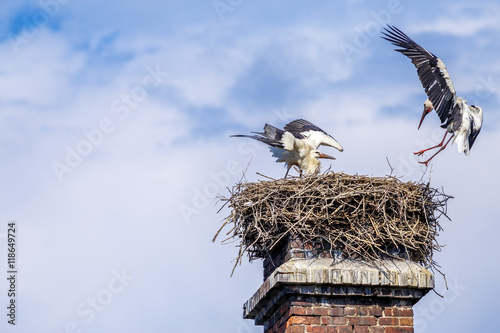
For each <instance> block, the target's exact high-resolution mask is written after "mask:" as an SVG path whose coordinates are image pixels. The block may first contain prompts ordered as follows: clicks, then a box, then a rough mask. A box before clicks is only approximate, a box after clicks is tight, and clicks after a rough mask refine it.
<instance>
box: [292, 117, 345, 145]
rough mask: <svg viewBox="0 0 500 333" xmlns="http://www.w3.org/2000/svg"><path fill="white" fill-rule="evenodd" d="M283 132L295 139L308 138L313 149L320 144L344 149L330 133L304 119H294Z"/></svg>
mask: <svg viewBox="0 0 500 333" xmlns="http://www.w3.org/2000/svg"><path fill="white" fill-rule="evenodd" d="M284 130H285V133H286V132H290V133H292V134H293V136H294V137H295V138H297V139H308V141H309V142H310V143H311V145H312V146H313V147H314V149H318V147H319V146H320V145H325V146H330V147H334V148H337V149H338V150H340V151H343V150H344V149H343V148H342V146H341V145H340V143H338V142H337V141H336V140H335V139H334V138H333V137H332V136H331V135H330V134H328V133H326V132H325V131H323V130H322V129H321V128H319V127H318V126H316V125H314V124H313V123H311V122H309V121H307V120H304V119H296V120H294V121H292V122H291V123H289V124H287V125H286V126H285V127H284Z"/></svg>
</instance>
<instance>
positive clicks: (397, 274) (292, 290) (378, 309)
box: [243, 239, 434, 333]
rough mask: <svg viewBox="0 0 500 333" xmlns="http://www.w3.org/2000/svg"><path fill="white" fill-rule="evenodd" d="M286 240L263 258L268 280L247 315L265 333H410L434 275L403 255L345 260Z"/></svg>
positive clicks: (307, 244)
mask: <svg viewBox="0 0 500 333" xmlns="http://www.w3.org/2000/svg"><path fill="white" fill-rule="evenodd" d="M331 252H333V251H325V250H323V249H322V247H321V246H320V245H318V244H316V245H314V244H313V243H311V242H302V241H301V240H300V239H294V240H291V239H288V240H286V241H283V242H282V243H281V244H279V245H278V246H277V247H276V248H275V249H274V251H273V252H272V253H270V256H269V258H268V259H265V260H264V283H263V284H262V285H261V287H260V288H259V289H258V290H257V292H256V293H255V294H254V295H253V296H252V297H251V298H250V299H249V300H248V301H247V302H246V303H245V304H244V309H243V312H244V313H243V316H244V318H246V319H254V320H255V324H256V325H263V326H264V332H265V333H284V332H286V333H308V332H318V333H344V332H345V333H347V332H349V333H351V332H355V333H369V332H372V333H409V332H413V310H412V307H413V305H414V304H415V303H416V302H418V301H419V300H420V299H421V298H422V297H423V296H424V295H425V294H426V293H427V292H428V291H429V290H431V289H432V288H434V275H433V274H432V273H430V272H429V271H428V270H427V269H425V268H423V267H421V266H419V265H418V264H416V263H414V262H411V261H408V260H405V259H404V258H403V259H387V258H386V259H380V260H376V261H366V260H353V259H343V258H342V255H341V253H339V252H334V255H333V256H332V254H331Z"/></svg>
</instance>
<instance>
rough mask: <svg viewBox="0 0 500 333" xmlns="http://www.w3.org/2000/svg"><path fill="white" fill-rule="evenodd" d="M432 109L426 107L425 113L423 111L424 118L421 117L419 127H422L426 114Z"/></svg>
mask: <svg viewBox="0 0 500 333" xmlns="http://www.w3.org/2000/svg"><path fill="white" fill-rule="evenodd" d="M431 111H432V109H431V108H424V113H422V118H420V123H419V124H418V129H420V126H421V125H422V122H423V121H424V118H425V116H427V115H428V114H429V112H431Z"/></svg>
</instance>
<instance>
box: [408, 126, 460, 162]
mask: <svg viewBox="0 0 500 333" xmlns="http://www.w3.org/2000/svg"><path fill="white" fill-rule="evenodd" d="M447 135H448V131H446V132H445V133H444V137H443V140H442V141H441V142H440V143H439V144H438V145H435V146H433V147H430V148H427V149H422V150H420V151H417V152H415V153H413V154H415V155H418V156H422V155H423V154H424V153H425V152H426V151H428V150H431V149H434V148H438V147H441V146H442V145H443V143H444V140H445V139H446V136H447ZM452 137H453V136H452ZM448 142H449V140H448Z"/></svg>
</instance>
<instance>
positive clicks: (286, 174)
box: [284, 167, 291, 179]
mask: <svg viewBox="0 0 500 333" xmlns="http://www.w3.org/2000/svg"><path fill="white" fill-rule="evenodd" d="M290 168H291V167H289V168H288V169H286V173H285V178H284V179H286V176H288V171H290Z"/></svg>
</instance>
